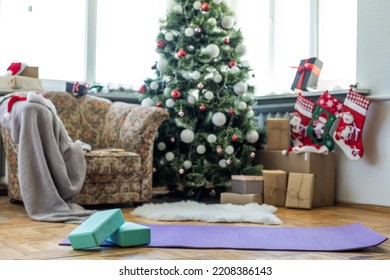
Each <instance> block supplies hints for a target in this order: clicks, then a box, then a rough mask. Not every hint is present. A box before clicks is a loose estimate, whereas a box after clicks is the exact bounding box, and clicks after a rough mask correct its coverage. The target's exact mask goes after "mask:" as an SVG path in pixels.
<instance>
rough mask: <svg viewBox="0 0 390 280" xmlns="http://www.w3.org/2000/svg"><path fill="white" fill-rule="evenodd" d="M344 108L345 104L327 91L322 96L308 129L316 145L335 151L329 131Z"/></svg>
mask: <svg viewBox="0 0 390 280" xmlns="http://www.w3.org/2000/svg"><path fill="white" fill-rule="evenodd" d="M342 108H343V104H342V103H341V102H340V101H339V100H337V99H336V98H334V97H333V96H332V95H330V94H329V93H328V92H327V91H325V92H324V93H323V94H322V95H321V96H320V98H319V99H318V101H317V107H316V108H315V110H314V113H313V117H312V119H311V121H310V124H309V127H308V129H307V130H308V134H309V136H310V138H311V139H312V141H313V143H314V144H317V145H325V146H327V147H328V149H329V151H332V150H333V149H334V141H333V139H332V137H331V135H330V134H329V131H330V130H331V128H332V125H333V123H334V121H335V120H336V118H337V117H336V116H337V114H338V113H339V112H340V111H341V109H342Z"/></svg>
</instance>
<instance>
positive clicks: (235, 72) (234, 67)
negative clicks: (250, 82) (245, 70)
mask: <svg viewBox="0 0 390 280" xmlns="http://www.w3.org/2000/svg"><path fill="white" fill-rule="evenodd" d="M238 72H240V68H238V67H237V66H233V67H232V68H230V73H231V74H237V73H238Z"/></svg>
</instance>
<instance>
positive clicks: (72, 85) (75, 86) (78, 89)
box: [66, 82, 89, 96]
mask: <svg viewBox="0 0 390 280" xmlns="http://www.w3.org/2000/svg"><path fill="white" fill-rule="evenodd" d="M88 89H89V85H88V84H87V83H83V84H81V83H79V82H66V92H69V93H73V94H74V95H76V96H77V95H85V94H87V92H88Z"/></svg>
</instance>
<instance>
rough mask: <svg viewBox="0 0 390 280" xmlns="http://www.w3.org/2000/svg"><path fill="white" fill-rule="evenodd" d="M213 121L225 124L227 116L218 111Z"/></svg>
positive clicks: (217, 124)
mask: <svg viewBox="0 0 390 280" xmlns="http://www.w3.org/2000/svg"><path fill="white" fill-rule="evenodd" d="M211 120H212V122H213V124H214V125H216V126H223V125H224V124H225V123H226V116H225V114H224V113H221V112H217V113H215V114H214V115H213V117H212V119H211Z"/></svg>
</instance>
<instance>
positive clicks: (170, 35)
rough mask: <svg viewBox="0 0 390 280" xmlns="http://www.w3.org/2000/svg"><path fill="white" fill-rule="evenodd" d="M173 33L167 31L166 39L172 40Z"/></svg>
mask: <svg viewBox="0 0 390 280" xmlns="http://www.w3.org/2000/svg"><path fill="white" fill-rule="evenodd" d="M173 37H174V36H173V34H172V33H171V32H167V33H166V34H165V36H164V38H165V40H167V41H172V40H173Z"/></svg>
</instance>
